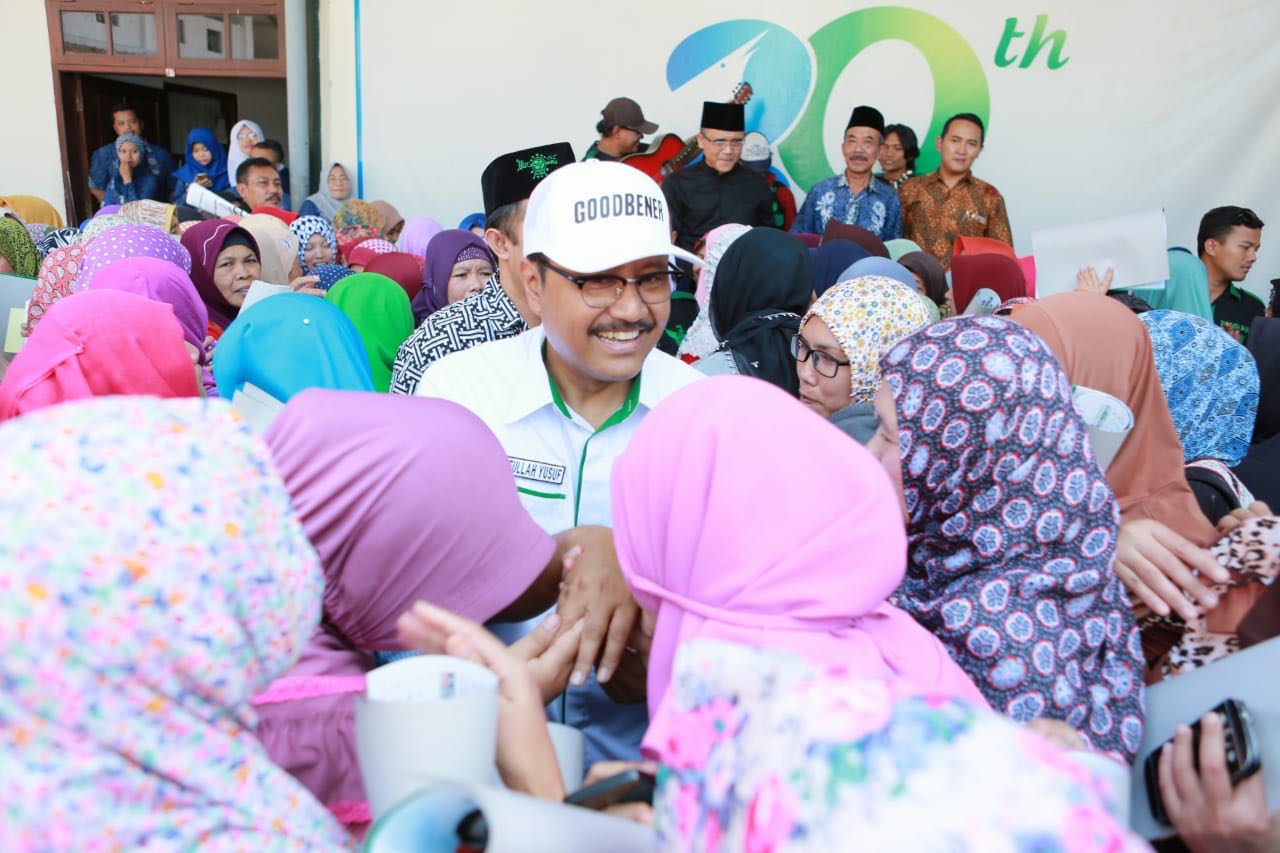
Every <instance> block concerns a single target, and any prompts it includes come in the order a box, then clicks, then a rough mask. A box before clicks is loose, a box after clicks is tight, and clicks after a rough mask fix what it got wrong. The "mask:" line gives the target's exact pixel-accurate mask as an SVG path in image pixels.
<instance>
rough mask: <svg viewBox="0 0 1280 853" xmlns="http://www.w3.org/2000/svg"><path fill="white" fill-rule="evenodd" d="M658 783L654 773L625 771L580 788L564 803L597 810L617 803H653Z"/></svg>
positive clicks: (633, 770) (566, 798) (565, 799)
mask: <svg viewBox="0 0 1280 853" xmlns="http://www.w3.org/2000/svg"><path fill="white" fill-rule="evenodd" d="M656 782H657V780H656V779H655V778H654V775H653V774H652V773H645V772H643V771H640V770H635V769H632V770H624V771H623V772H621V773H618V774H616V775H613V776H610V777H609V778H607V779H601V780H600V781H599V782H596V783H595V784H592V785H587V786H586V787H584V788H579V789H578V790H576V791H574V792H573V793H572V794H570V795H569V796H567V797H565V798H564V801H565V802H566V803H568V804H569V805H571V806H582V807H583V808H584V809H596V810H599V809H603V808H605V807H606V806H612V805H615V804H616V803H652V802H653V790H654V787H655V785H656Z"/></svg>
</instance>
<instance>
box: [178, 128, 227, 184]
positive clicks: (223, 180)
mask: <svg viewBox="0 0 1280 853" xmlns="http://www.w3.org/2000/svg"><path fill="white" fill-rule="evenodd" d="M197 142H199V143H200V144H201V145H203V146H204V147H205V148H208V149H209V152H210V153H211V154H213V159H212V160H211V161H209V165H208V166H201V165H200V164H199V163H197V162H196V159H195V157H193V156H192V155H191V149H192V148H194V147H195V144H196V143H197ZM201 173H203V174H206V175H208V176H209V180H211V181H213V192H216V193H220V192H222V191H223V190H225V189H228V188H229V187H230V186H231V182H230V180H228V178H227V149H225V148H223V147H222V143H221V142H219V141H218V137H216V136H214V135H213V131H212V130H209V128H207V127H196V128H192V130H191V132H190V133H188V134H187V157H186V160H185V161H184V162H183V164H182V167H181V168H180V169H178V170H177V171H176V172H174V173H173V178H174V180H176V181H178V182H180V183H182V184H194V183H195V182H196V175H199V174H201Z"/></svg>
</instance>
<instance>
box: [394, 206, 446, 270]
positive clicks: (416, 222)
mask: <svg viewBox="0 0 1280 853" xmlns="http://www.w3.org/2000/svg"><path fill="white" fill-rule="evenodd" d="M443 230H444V226H443V225H441V224H440V223H439V222H436V221H435V220H434V219H432V218H431V217H430V216H418V217H414V218H413V219H410V220H409V221H408V222H406V223H405V224H404V228H403V229H401V231H400V251H402V252H407V253H408V254H410V255H417V256H418V257H419V258H423V259H424V260H425V259H426V257H427V244H428V243H430V242H431V238H432V237H434V236H436V235H437V234H439V233H440V232H441V231H443Z"/></svg>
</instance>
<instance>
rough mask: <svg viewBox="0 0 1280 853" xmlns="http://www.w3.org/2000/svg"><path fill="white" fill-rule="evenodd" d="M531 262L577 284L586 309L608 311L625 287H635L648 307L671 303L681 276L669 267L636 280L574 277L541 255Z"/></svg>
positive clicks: (614, 276) (600, 276)
mask: <svg viewBox="0 0 1280 853" xmlns="http://www.w3.org/2000/svg"><path fill="white" fill-rule="evenodd" d="M531 260H533V261H534V263H536V264H537V265H538V266H540V267H544V268H546V269H549V270H551V271H552V272H554V273H555V274H556V275H558V276H560V277H561V278H567V279H568V280H569V281H571V282H573V283H574V284H576V285H577V286H578V292H579V293H581V294H582V301H583V302H585V303H586V304H587V307H588V308H608V307H609V306H611V305H613V304H614V303H616V302H617V301H618V300H619V299H621V298H622V291H624V290H626V288H627V285H628V284H634V285H635V286H636V290H637V291H639V293H640V298H641V299H642V300H644V301H645V302H646V303H648V304H649V305H661V304H662V303H663V302H670V301H671V288H672V287H673V285H674V283H675V279H676V276H678V275H679V274H680V271H679V270H676V269H670V268H668V269H665V270H662V271H661V272H651V273H645V274H644V275H642V276H637V277H636V278H626V277H624V276H620V275H574V274H573V273H571V272H569V271H568V270H565V269H561V268H560V267H558V266H556V265H555V264H553V263H551V262H550V261H548V260H547V259H546V258H545V257H543V256H541V255H539V256H536V257H534V258H531Z"/></svg>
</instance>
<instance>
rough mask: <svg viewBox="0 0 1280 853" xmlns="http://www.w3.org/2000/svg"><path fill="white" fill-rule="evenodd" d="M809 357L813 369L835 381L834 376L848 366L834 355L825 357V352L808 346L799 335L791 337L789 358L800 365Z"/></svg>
mask: <svg viewBox="0 0 1280 853" xmlns="http://www.w3.org/2000/svg"><path fill="white" fill-rule="evenodd" d="M809 356H813V369H814V370H816V371H818V373H819V374H821V375H822V376H825V377H827V378H828V379H835V378H836V374H837V373H839V372H840V368H842V367H848V366H849V362H847V361H841V360H840V359H838V358H836V357H835V356H834V355H827V354H826V353H825V352H822V351H821V350H816V349H814V348H813V347H811V346H809V342H808V341H806V340H805V339H804V338H803V337H801V336H800V335H792V336H791V357H792V358H794V359H795V360H796V363H797V364H801V363H803V362H806V361H808V360H809Z"/></svg>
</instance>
